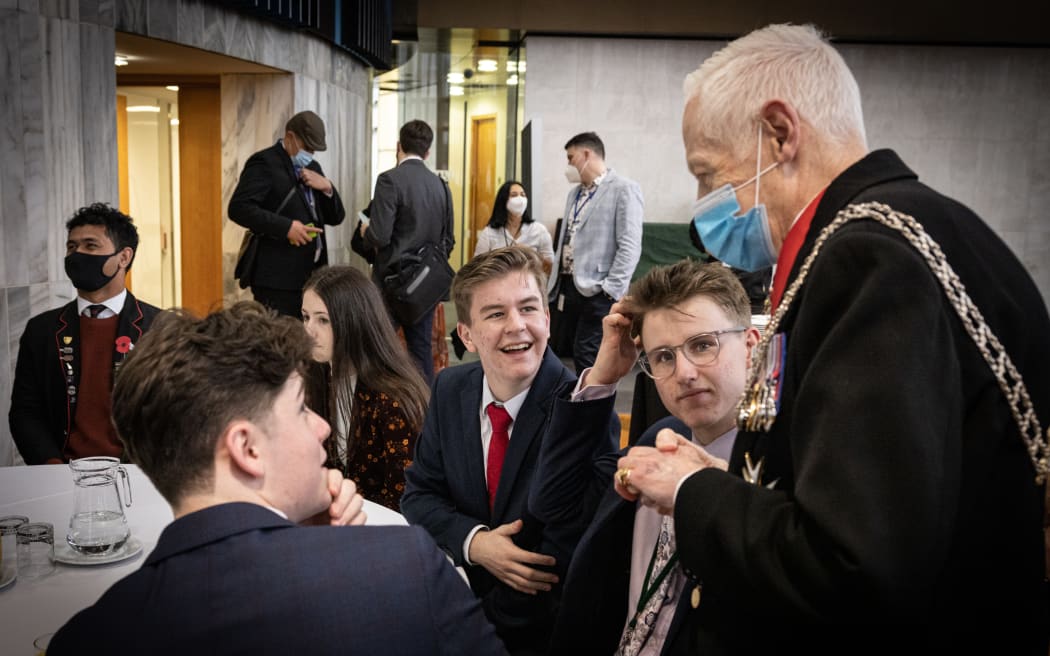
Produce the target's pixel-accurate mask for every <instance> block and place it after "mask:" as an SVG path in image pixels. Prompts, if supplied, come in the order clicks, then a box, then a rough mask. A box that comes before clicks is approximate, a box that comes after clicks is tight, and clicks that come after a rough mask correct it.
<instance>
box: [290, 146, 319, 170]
mask: <svg viewBox="0 0 1050 656" xmlns="http://www.w3.org/2000/svg"><path fill="white" fill-rule="evenodd" d="M312 161H314V156H313V155H311V154H310V153H308V152H306V151H305V150H303V149H302V148H300V149H299V152H297V153H296V154H294V155H292V163H293V164H295V165H296V166H298V167H299V168H301V169H305V168H306V165H307V164H309V163H310V162H312Z"/></svg>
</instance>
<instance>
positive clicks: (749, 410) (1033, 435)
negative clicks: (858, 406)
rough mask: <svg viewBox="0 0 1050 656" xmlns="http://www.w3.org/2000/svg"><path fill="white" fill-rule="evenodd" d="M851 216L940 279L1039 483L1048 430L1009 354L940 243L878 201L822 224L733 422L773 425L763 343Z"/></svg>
mask: <svg viewBox="0 0 1050 656" xmlns="http://www.w3.org/2000/svg"><path fill="white" fill-rule="evenodd" d="M856 219H874V220H875V221H878V222H879V223H881V224H882V225H884V226H886V227H888V228H892V229H893V230H896V231H897V232H899V233H901V234H902V235H903V236H904V238H905V239H907V240H908V242H909V243H910V244H911V245H912V246H914V247H915V249H916V250H918V251H919V253H921V254H922V256H923V257H924V258H925V259H926V262H927V264H928V265H929V267H930V269H931V270H932V271H933V274H934V275H935V276H937V279H938V280H940V282H941V286H942V287H943V288H944V293H945V294H946V295H947V296H948V299H949V300H950V301H951V303H952V305H953V306H954V307H955V311H956V312H957V313H958V315H959V319H960V320H961V321H962V323H963V325H964V326H965V327H966V332H968V333H969V334H970V337H971V338H972V339H973V341H974V344H976V346H977V349H978V350H979V351H980V352H981V355H982V356H983V357H984V360H985V362H987V363H988V366H989V367H991V369H992V372H993V373H994V374H995V377H996V380H998V382H999V388H1000V389H1001V390H1002V391H1003V394H1004V395H1005V396H1006V399H1007V400H1008V401H1009V402H1010V413H1011V414H1012V415H1013V418H1014V421H1015V422H1017V427H1018V429H1019V430H1020V432H1021V439H1022V440H1024V444H1025V448H1026V449H1027V451H1028V455H1029V457H1030V458H1031V459H1032V465H1033V466H1034V467H1035V473H1036V476H1035V481H1036V484H1039V485H1042V483H1043V481H1044V480H1045V479H1046V477H1047V474H1048V473H1050V445H1048V444H1047V441H1048V439H1050V430H1048V431H1047V438H1045V439H1044V437H1043V431H1042V427H1041V426H1040V424H1039V418H1038V417H1036V414H1035V409H1034V408H1033V407H1032V401H1031V399H1030V398H1029V396H1028V388H1027V387H1025V384H1024V380H1023V379H1022V378H1021V375H1020V373H1018V371H1017V367H1015V366H1014V363H1013V360H1011V359H1010V355H1009V354H1008V353H1007V352H1006V350H1005V349H1004V348H1003V345H1002V342H1000V341H999V338H998V337H996V336H995V334H994V333H993V332H992V330H991V328H989V327H988V324H987V322H985V320H984V316H983V315H982V314H981V311H980V310H979V309H978V308H977V306H976V305H975V304H974V302H973V300H971V299H970V296H969V294H967V293H966V288H965V287H964V286H963V284H962V281H960V280H959V276H958V275H956V273H955V271H954V270H953V269H952V267H951V265H950V264H948V261H947V259H946V258H945V257H944V252H943V251H941V247H940V246H939V245H938V244H937V242H935V241H934V240H933V239H932V238H931V237H930V236H929V235H928V234H927V233H926V231H925V230H924V229H923V227H922V226H921V225H920V224H919V222H918V221H916V220H915V219H914V218H913V217H911V216H909V215H907V214H904V213H902V212H897V211H896V210H894V209H892V208H891V207H889V206H887V205H884V204H882V203H859V204H853V205H849V206H847V207H845V208H843V209H842V210H841V211H839V213H838V214H837V215H835V219H834V220H833V221H832V222H831V223H830V224H829V225H828V226H827V227H826V228H824V229H823V230H822V231H821V233H820V235H819V236H818V237H817V239H816V241H815V242H814V244H813V250H812V251H811V252H810V254H809V256H808V257H806V260H805V262H803V263H802V266H801V268H800V269H799V273H798V276H797V277H796V278H795V280H794V282H792V283H791V285H790V286H789V287H788V289H787V291H786V292H785V293H784V297H783V299H782V300H781V302H780V305H779V306H778V307H777V309H776V312H774V313H773V316H772V318H771V319H770V321H769V324H768V325H767V326H766V329H765V331H763V334H762V339H761V340H760V341H759V343H758V346H757V347H756V348H755V350H754V352H755V355H756V357H755V358H753V360H752V365H751V372H750V374H749V377H748V384H747V387H746V388H745V392H744V395H743V397H742V398H741V399H740V404H739V405H738V406H737V410H738V415H737V424H738V425H739V426H740V428H741V429H743V430H749V431H761V432H768V431H769V430H770V429H771V428H772V427H773V421H774V420H775V419H776V401H775V398H774V395H773V390H772V389H771V381H770V380H769V377H768V376H767V368H768V363H767V356H768V352H769V342H770V340H771V339H772V338H773V336H774V335H775V334H776V332H777V327H778V326H779V325H780V321H781V320H782V319H783V318H784V315H785V314H787V311H788V308H790V307H791V302H792V301H793V300H794V298H795V295H796V294H798V290H799V289H800V288H801V287H802V284H803V283H804V282H805V280H806V276H807V274H809V270H810V268H811V267H812V266H813V261H814V260H815V259H816V258H817V255H818V254H819V253H820V249H821V247H822V246H823V245H824V242H826V241H827V240H828V238H829V237H830V236H831V235H832V234H834V233H835V231H836V230H838V229H839V228H841V227H842V226H843V225H845V224H846V223H848V222H850V221H853V220H856Z"/></svg>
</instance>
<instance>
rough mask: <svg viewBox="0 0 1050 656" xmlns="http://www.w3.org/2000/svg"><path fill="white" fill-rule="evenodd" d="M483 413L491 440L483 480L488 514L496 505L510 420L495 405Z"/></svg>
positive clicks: (505, 410)
mask: <svg viewBox="0 0 1050 656" xmlns="http://www.w3.org/2000/svg"><path fill="white" fill-rule="evenodd" d="M485 412H487V413H488V415H489V421H490V422H492V440H491V441H489V458H488V467H487V468H486V470H485V471H486V475H485V478H486V479H487V481H488V485H489V512H491V511H492V508H493V506H495V504H496V490H497V489H498V488H499V475H500V472H501V471H502V470H503V457H504V456H505V455H507V444H508V443H509V442H510V434H509V433H508V432H507V429H508V428H510V423H511V421H512V419H511V418H510V413H509V412H507V409H506V408H504V407H503V406H501V405H496V404H495V403H490V404H488V407H486V408H485Z"/></svg>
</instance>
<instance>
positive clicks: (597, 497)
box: [529, 396, 691, 655]
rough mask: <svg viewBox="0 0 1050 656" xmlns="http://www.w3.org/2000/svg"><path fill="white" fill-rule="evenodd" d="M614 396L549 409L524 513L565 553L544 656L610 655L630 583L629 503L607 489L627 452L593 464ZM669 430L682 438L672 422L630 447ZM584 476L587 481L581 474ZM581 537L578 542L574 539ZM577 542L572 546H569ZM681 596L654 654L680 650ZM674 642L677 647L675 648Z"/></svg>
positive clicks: (684, 608) (632, 505)
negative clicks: (539, 483)
mask: <svg viewBox="0 0 1050 656" xmlns="http://www.w3.org/2000/svg"><path fill="white" fill-rule="evenodd" d="M614 402H615V396H610V397H606V398H603V399H597V400H594V401H584V402H577V403H572V402H570V401H567V400H561V399H559V400H558V401H556V402H555V405H554V408H553V412H552V417H551V422H550V427H549V429H548V435H549V436H550V439H548V440H547V441H545V442H544V445H543V449H542V451H541V454H540V462H539V465H538V468H537V476H539V477H540V478H542V480H544V481H545V483H546V485H545V486H544V487H543V488H542V489H540V488H534V490H533V493H532V495H531V498H530V500H529V509H530V511H531V512H532V513H534V514H535V515H536V517H537V518H538V519H539V520H540V521H542V522H544V523H546V524H547V526H548V527H549V528H550V529H552V530H553V529H554V528H555V527H558V528H563V529H564V530H559V531H556V533H557V534H558V535H559V536H560V537H561V538H562V539H571V537H572V536H575V540H573V541H572V542H571V543H569V544H567V545H562V547H563V548H567V549H568V550H569V551H570V553H572V558H571V560H570V562H569V566H568V575H567V576H566V577H565V579H564V581H565V583H564V586H563V588H562V596H561V603H560V605H559V609H558V613H557V619H556V622H555V624H554V630H553V635H552V637H551V645H550V652H549V653H550V654H552V655H554V654H566V655H568V654H586V653H593V654H611V653H613V652H615V651H616V647H617V645H618V644H619V641H620V635H621V634H622V632H623V627H624V623H625V622H626V621H627V598H628V592H629V587H630V578H631V543H632V539H633V535H634V515H635V511H636V509H637V508H638V504H637V503H636V502H632V501H627V500H626V499H624V498H623V497H621V496H620V495H619V494H617V492H616V490H615V489H614V487H613V474H614V472H615V471H616V465H617V461H618V460H619V459H620V457H621V456H622V455H623V454H624V453H626V452H627V450H628V449H629V448H630V447H628V448H627V449H624V450H622V451H618V452H612V453H608V454H605V455H602V456H599V457H598V458H594V457H593V453H594V445H595V442H596V441H598V442H600V441H601V440H602V439H603V429H602V426H603V425H604V424H605V423H606V422H608V421H609V419H608V417H609V415H610V413H611V412H612V410H613V407H614ZM662 428H670V429H672V430H674V431H675V432H677V433H680V434H682V435H685V436H689V435H690V434H691V431H690V430H689V427H688V426H686V425H685V424H683V423H682V422H681V421H679V420H678V419H676V418H674V417H665V418H664V419H661V420H660V421H658V422H656V423H655V424H653V425H652V426H650V427H649V428H648V429H647V430H646V431H645V433H644V434H643V435H642V436H641V438H640V439H639V440H638V444H637V445H636V446H652V445H653V444H654V443H655V441H656V433H657V432H659V431H660V429H662ZM588 469H590V471H591V475H590V476H587V475H581V472H583V471H586V470H588ZM581 533H582V536H581ZM577 541H578V542H577ZM687 598H688V595H682V599H680V600H679V606H678V609H677V611H676V613H675V617H674V620H673V621H672V624H671V628H670V630H669V633H668V638H667V641H666V642H665V643H664V646H663V650H662V652H661V653H663V654H670V653H677V652H678V650H679V647H682V648H684V646H685V645H684V643H685V642H686V640H685V638H686V633H685V632H683V631H682V630H681V627H682V626H683V625H684V623H685V622H687V621H688V617H689V614H690V609H689V604H688V603H686V602H685V600H686V599H687ZM676 640H678V641H680V642H679V643H678V644H676Z"/></svg>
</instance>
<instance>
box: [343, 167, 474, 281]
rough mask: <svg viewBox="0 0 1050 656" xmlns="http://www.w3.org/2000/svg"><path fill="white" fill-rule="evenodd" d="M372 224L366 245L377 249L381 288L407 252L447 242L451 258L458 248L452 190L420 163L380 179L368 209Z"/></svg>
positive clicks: (376, 272)
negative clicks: (443, 238)
mask: <svg viewBox="0 0 1050 656" xmlns="http://www.w3.org/2000/svg"><path fill="white" fill-rule="evenodd" d="M368 216H369V218H370V219H371V221H370V222H369V224H368V229H366V230H365V236H364V245H365V247H366V248H372V249H375V250H376V256H375V261H374V262H373V266H372V278H373V279H374V280H375V281H376V282H377V283H379V288H380V289H382V288H383V286H382V282H383V277H384V276H386V275H387V274H388V273H390V269H391V267H392V266H393V265H394V264H396V263H397V262H398V261H400V259H401V256H402V255H404V254H405V253H409V252H414V251H416V250H418V249H419V248H420V247H421V246H423V245H424V244H427V243H430V244H438V245H440V244H441V243H442V231H444V234H445V243H444V252H445V254H446V255H447V254H449V253H451V252H452V247H453V246H454V245H455V238H454V237H453V234H452V196H451V195H450V194H449V191H448V186H447V185H446V184H445V182H444V181H443V180H442V179H441V178H439V177H438V176H437V174H435V173H434V172H433V171H431V170H430V169H428V168H427V165H426V164H425V163H424V162H423V160H421V159H414V158H413V159H406V160H404V161H402V162H401V163H400V164H398V165H397V166H395V167H394V168H392V169H390V170H389V171H384V172H382V173H380V174H379V177H378V178H377V179H376V189H375V193H374V194H373V196H372V202H371V204H370V205H369V210H368Z"/></svg>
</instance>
